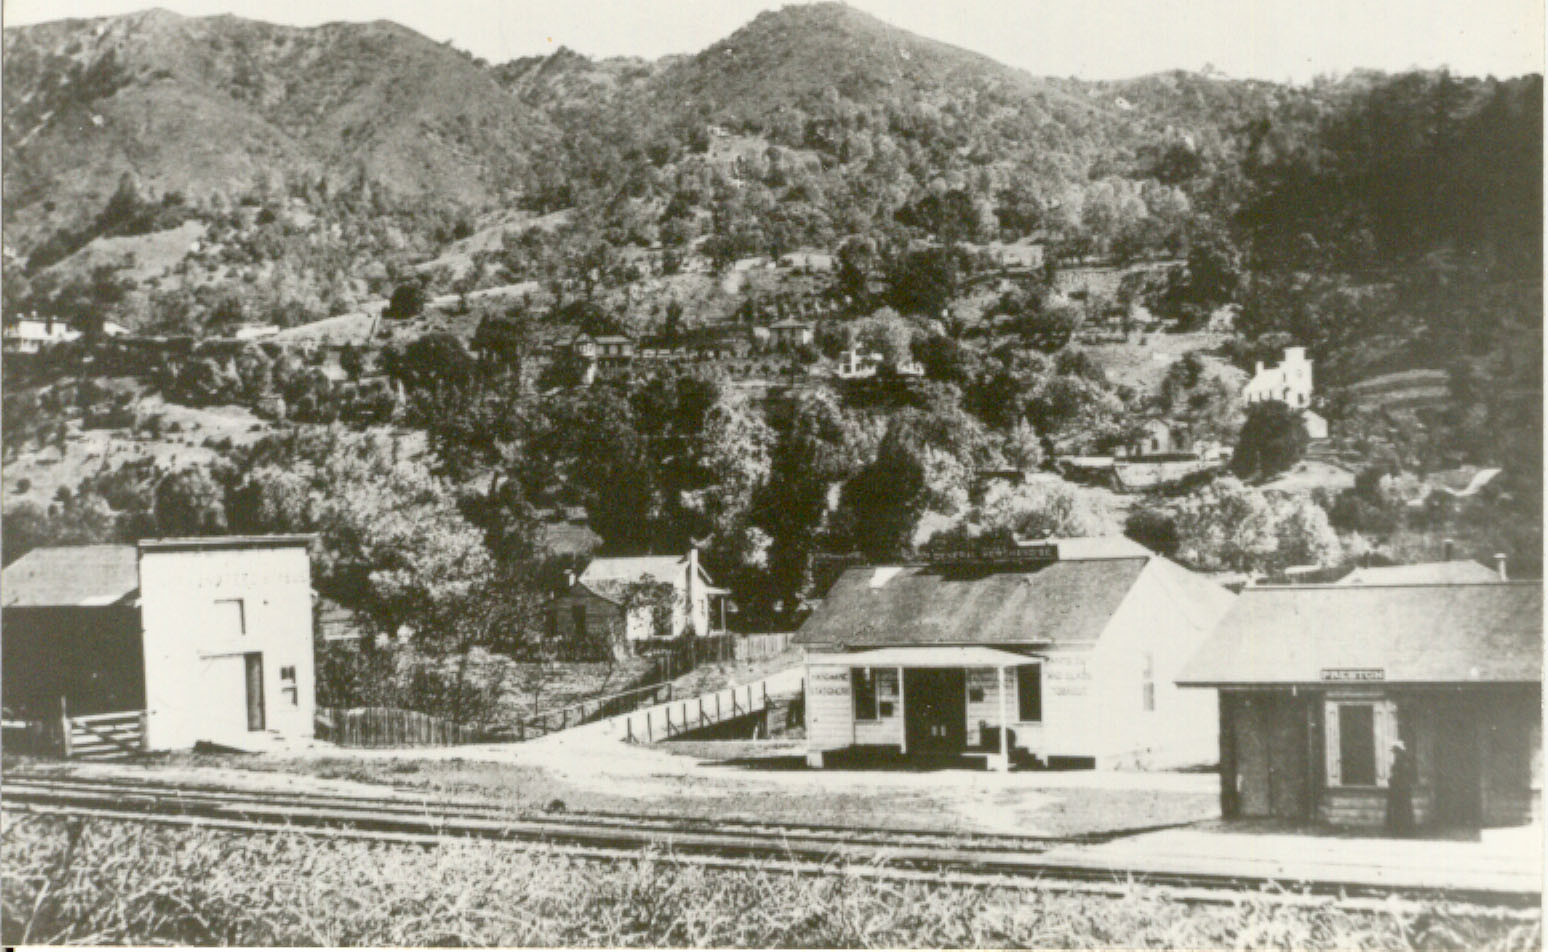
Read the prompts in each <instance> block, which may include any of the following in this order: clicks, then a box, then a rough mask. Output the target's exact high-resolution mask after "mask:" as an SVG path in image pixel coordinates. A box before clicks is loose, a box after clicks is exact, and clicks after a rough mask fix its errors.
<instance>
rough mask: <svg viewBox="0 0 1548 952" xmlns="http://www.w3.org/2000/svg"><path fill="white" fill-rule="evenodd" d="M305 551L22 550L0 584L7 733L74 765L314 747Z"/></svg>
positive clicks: (146, 545) (148, 546) (297, 543)
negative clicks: (10, 727) (297, 744)
mask: <svg viewBox="0 0 1548 952" xmlns="http://www.w3.org/2000/svg"><path fill="white" fill-rule="evenodd" d="M308 541H309V537H307V536H240V537H232V536H226V537H219V536H217V537H209V538H197V539H153V540H144V541H141V542H140V543H138V544H137V545H89V546H59V547H52V548H41V549H34V550H32V551H31V552H28V553H27V554H26V555H24V556H22V557H21V558H20V559H17V560H16V561H15V562H13V563H11V564H10V565H8V566H6V568H5V571H4V575H3V577H0V592H3V601H4V627H5V637H4V640H3V649H4V659H3V660H4V687H3V690H4V696H5V707H6V717H7V721H8V723H9V722H17V721H20V722H25V723H27V724H28V725H30V726H31V728H32V729H33V732H34V735H35V736H37V737H39V738H44V737H46V738H52V739H53V741H55V742H57V743H58V744H59V745H61V746H62V747H63V749H64V752H65V753H67V754H69V753H75V754H81V755H85V754H87V753H91V752H95V753H104V754H112V753H116V752H120V751H124V750H168V749H176V748H185V747H191V746H193V745H194V744H196V743H198V742H200V741H207V742H212V743H216V744H220V745H222V746H229V747H235V748H239V749H258V748H261V747H262V746H264V745H265V744H266V743H270V742H272V741H273V740H274V739H275V738H280V737H290V738H301V737H311V736H312V733H313V716H314V701H313V698H314V687H313V684H314V682H313V648H312V590H311V566H310V561H309V559H308V556H307V543H308Z"/></svg>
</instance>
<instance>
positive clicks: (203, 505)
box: [155, 466, 226, 536]
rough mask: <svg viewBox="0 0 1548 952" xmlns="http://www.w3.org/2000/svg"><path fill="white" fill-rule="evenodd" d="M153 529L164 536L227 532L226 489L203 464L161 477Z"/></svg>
mask: <svg viewBox="0 0 1548 952" xmlns="http://www.w3.org/2000/svg"><path fill="white" fill-rule="evenodd" d="M155 513H156V528H157V530H158V531H159V532H160V533H161V534H162V535H164V536H202V535H218V534H220V533H223V532H225V531H226V497H225V490H224V489H223V488H222V487H221V485H220V484H219V483H218V482H216V481H215V479H214V478H213V477H212V476H211V475H210V473H209V470H208V469H207V468H204V467H193V466H190V467H187V468H185V469H181V470H178V471H177V472H175V473H172V474H170V475H168V476H166V477H165V478H163V479H162V480H161V482H160V483H159V484H157V486H156V494H155Z"/></svg>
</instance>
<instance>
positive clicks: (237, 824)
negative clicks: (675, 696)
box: [0, 775, 1542, 918]
mask: <svg viewBox="0 0 1548 952" xmlns="http://www.w3.org/2000/svg"><path fill="white" fill-rule="evenodd" d="M0 800H3V802H4V804H5V808H6V809H7V810H8V811H12V812H25V813H32V814H40V815H67V816H84V817H95V818H100V819H105V820H115V821H134V822H143V823H154V824H159V825H168V826H183V827H201V828H206V829H218V830H228V831H233V832H247V833H259V832H276V831H288V832H292V833H302V834H306V835H315V836H331V837H347V838H353V839H365V840H375V841H387V842H394V843H402V844H417V845H425V846H431V845H435V844H438V843H442V842H444V841H445V839H446V838H448V837H460V838H476V839H487V840H496V841H500V842H504V843H508V844H511V845H514V846H517V847H521V848H529V849H530V848H538V849H550V850H553V851H556V852H560V853H565V854H569V855H573V856H576V857H579V858H585V859H596V860H605V861H629V860H636V859H638V858H640V856H641V855H642V854H644V853H657V854H665V855H667V856H669V857H670V858H671V860H672V861H674V862H684V863H691V864H695V865H701V866H711V867H715V868H724V869H743V870H745V869H760V870H767V871H779V872H788V873H794V874H807V875H831V874H833V873H834V872H835V871H840V870H842V871H843V872H844V873H845V874H846V875H857V876H863V877H867V878H876V879H886V880H892V881H924V882H931V883H941V884H947V885H962V886H985V885H1006V884H1009V883H1019V884H1023V885H1024V884H1026V883H1027V882H1028V881H1035V883H1036V885H1037V887H1038V888H1041V889H1049V890H1054V891H1065V892H1081V893H1098V894H1122V893H1124V892H1126V891H1127V890H1128V889H1130V888H1131V886H1132V885H1133V884H1136V883H1139V884H1145V885H1152V886H1161V887H1166V888H1168V889H1169V890H1170V891H1171V892H1172V894H1173V895H1174V896H1176V897H1177V898H1179V899H1182V900H1184V901H1189V902H1200V903H1224V904H1229V903H1233V902H1238V901H1240V899H1241V892H1242V891H1243V890H1254V891H1261V890H1269V891H1270V892H1271V893H1272V894H1273V896H1274V898H1275V899H1276V900H1277V901H1281V902H1285V903H1290V904H1310V905H1316V904H1326V903H1328V902H1336V903H1338V904H1339V905H1340V906H1341V907H1342V908H1348V909H1350V910H1352V911H1353V910H1358V909H1362V908H1364V909H1379V910H1382V911H1387V912H1390V911H1392V910H1393V909H1394V908H1395V907H1394V905H1393V904H1394V903H1399V904H1402V903H1423V904H1426V905H1433V904H1435V903H1446V904H1448V905H1451V904H1462V905H1465V906H1472V907H1477V911H1476V914H1477V915H1482V916H1486V917H1490V918H1496V917H1499V916H1509V917H1527V918H1535V917H1537V916H1538V915H1540V910H1539V907H1540V905H1541V901H1542V900H1541V893H1540V892H1532V893H1528V892H1515V891H1505V890H1435V889H1422V890H1421V889H1393V888H1378V887H1372V886H1370V885H1368V884H1364V883H1355V882H1339V881H1331V880H1330V881H1317V882H1285V881H1281V880H1273V879H1269V878H1265V877H1261V876H1253V875H1235V874H1233V875H1222V874H1214V873H1197V872H1189V873H1181V872H1161V873H1158V872H1145V873H1143V874H1139V873H1133V874H1131V873H1130V872H1128V871H1125V870H1115V869H1112V868H1110V867H1108V866H1105V865H1102V864H1099V863H1093V862H1087V861H1081V860H1080V859H1076V858H1071V857H1070V856H1068V855H1063V856H1061V857H1060V858H1058V859H1054V858H1053V857H1049V856H1047V855H1045V854H1047V853H1048V852H1049V851H1050V850H1052V849H1054V848H1055V847H1058V846H1068V845H1072V844H1082V843H1091V842H1095V841H1100V840H1101V839H1111V838H1113V837H1114V836H1116V835H1123V834H1104V835H1102V836H1086V837H1068V838H1061V837H1038V836H1014V835H994V834H960V835H959V834H948V833H928V832H920V831H913V830H900V829H887V828H851V827H842V826H837V825H828V824H785V823H774V822H764V821H748V820H718V819H717V820H714V821H710V820H704V819H696V818H686V817H670V816H660V815H649V814H646V815H634V814H624V813H606V812H591V813H559V812H547V813H534V812H519V811H516V810H513V809H511V808H510V807H508V806H505V805H501V804H498V803H491V802H488V801H478V800H471V799H461V798H442V797H433V798H432V797H415V796H413V795H411V794H407V793H405V794H400V795H394V796H354V795H350V794H330V793H311V792H306V793H300V792H281V791H238V790H232V789H229V788H221V787H214V786H192V785H182V784H169V783H158V782H154V781H143V780H119V779H84V778H79V779H78V778H60V777H43V776H35V775H8V776H7V777H6V778H5V780H4V783H3V785H0Z"/></svg>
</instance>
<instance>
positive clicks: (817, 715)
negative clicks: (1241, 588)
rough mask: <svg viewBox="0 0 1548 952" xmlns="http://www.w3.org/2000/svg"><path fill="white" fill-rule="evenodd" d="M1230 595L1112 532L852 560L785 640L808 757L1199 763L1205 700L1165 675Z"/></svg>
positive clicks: (1000, 765)
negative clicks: (945, 555) (865, 562)
mask: <svg viewBox="0 0 1548 952" xmlns="http://www.w3.org/2000/svg"><path fill="white" fill-rule="evenodd" d="M1233 597H1234V596H1233V595H1232V594H1231V593H1230V592H1228V591H1227V590H1226V589H1224V588H1222V587H1220V586H1218V585H1216V584H1214V583H1213V582H1210V581H1209V580H1207V579H1204V578H1202V577H1200V576H1197V575H1194V574H1193V573H1191V572H1188V571H1187V570H1185V569H1183V568H1182V567H1180V566H1178V565H1176V564H1175V563H1173V562H1170V561H1168V560H1167V559H1165V558H1162V557H1160V556H1157V555H1155V554H1154V553H1152V552H1150V551H1149V550H1147V549H1145V548H1143V547H1142V546H1139V545H1138V544H1136V543H1134V542H1131V541H1129V540H1127V539H1123V538H1116V539H1106V538H1103V539H1064V540H1052V541H1048V542H1044V543H1038V544H1035V545H1023V546H1017V547H1015V548H1014V549H1013V550H1008V551H1005V552H1002V553H998V554H995V555H992V556H986V555H984V554H982V553H979V554H975V555H973V556H972V557H965V558H951V559H940V560H937V561H934V562H931V563H927V564H910V565H879V566H866V567H860V568H852V569H849V570H848V571H846V572H845V573H844V574H843V575H842V576H841V577H840V578H839V579H838V581H837V582H835V583H834V585H833V588H832V589H831V590H830V591H829V592H828V594H827V596H826V597H825V598H824V599H823V601H822V604H821V605H820V606H819V607H818V608H817V610H816V611H815V612H814V613H813V614H812V616H811V617H810V618H809V619H807V621H806V623H805V624H804V625H803V626H802V627H801V630H800V631H799V632H798V633H797V635H796V639H795V640H796V642H797V643H799V644H801V645H802V646H803V647H804V648H805V652H806V702H805V709H806V737H807V761H808V763H810V764H811V765H812V766H816V767H821V766H824V765H831V764H832V763H834V762H835V761H841V760H842V759H843V758H844V756H845V753H844V752H846V751H857V752H861V753H862V755H863V753H864V752H866V751H875V752H890V753H892V754H902V755H904V756H907V757H911V758H914V757H928V756H940V755H946V756H951V757H959V756H962V755H964V754H967V755H982V756H983V757H984V758H985V759H986V760H987V761H988V763H989V764H990V765H991V766H993V767H994V768H996V769H1001V770H1006V769H1009V767H1010V765H1011V764H1012V763H1018V764H1036V763H1041V764H1044V765H1049V764H1053V765H1061V764H1062V765H1069V766H1099V767H1110V766H1120V765H1144V766H1169V765H1183V764H1193V763H1207V762H1210V761H1211V760H1212V759H1213V757H1214V752H1215V745H1216V729H1217V721H1218V719H1217V715H1216V711H1215V705H1214V699H1213V698H1203V699H1201V698H1199V697H1197V696H1193V695H1191V694H1190V693H1188V692H1181V691H1179V690H1177V689H1176V687H1174V685H1173V683H1172V682H1173V678H1174V676H1175V675H1176V673H1177V671H1178V669H1179V667H1180V666H1181V664H1182V663H1183V662H1184V661H1185V660H1187V658H1189V657H1190V656H1191V655H1192V654H1193V652H1194V651H1195V650H1196V649H1197V647H1198V646H1199V645H1200V644H1201V643H1202V642H1203V640H1204V639H1205V638H1206V637H1208V635H1209V633H1210V632H1211V630H1212V629H1213V628H1214V626H1215V623H1216V622H1217V621H1218V620H1219V619H1220V618H1221V616H1223V615H1224V613H1225V611H1226V609H1227V608H1228V607H1229V606H1230V604H1231V601H1232V599H1233Z"/></svg>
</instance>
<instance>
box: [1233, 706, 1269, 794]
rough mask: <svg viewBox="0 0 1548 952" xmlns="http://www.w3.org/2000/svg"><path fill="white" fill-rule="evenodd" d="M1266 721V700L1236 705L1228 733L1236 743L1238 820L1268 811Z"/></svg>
mask: <svg viewBox="0 0 1548 952" xmlns="http://www.w3.org/2000/svg"><path fill="white" fill-rule="evenodd" d="M1268 721H1269V718H1268V699H1267V698H1261V697H1251V696H1249V697H1243V698H1239V699H1238V700H1237V701H1236V717H1234V718H1233V719H1232V722H1231V730H1232V732H1233V733H1234V734H1235V737H1234V738H1233V739H1234V740H1235V741H1236V804H1237V806H1236V809H1237V813H1238V814H1239V815H1241V816H1269V815H1270V810H1271V808H1272V793H1271V789H1270V784H1269V744H1268V739H1269V733H1268V728H1269V724H1268Z"/></svg>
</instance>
